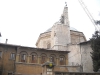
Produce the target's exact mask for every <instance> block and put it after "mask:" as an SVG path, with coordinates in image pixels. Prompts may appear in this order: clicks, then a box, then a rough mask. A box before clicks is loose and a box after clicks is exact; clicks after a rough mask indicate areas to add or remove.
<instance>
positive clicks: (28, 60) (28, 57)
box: [27, 55, 31, 63]
mask: <svg viewBox="0 0 100 75" xmlns="http://www.w3.org/2000/svg"><path fill="white" fill-rule="evenodd" d="M30 57H31V55H28V56H27V63H30Z"/></svg>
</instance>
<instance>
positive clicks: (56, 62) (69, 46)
mask: <svg viewBox="0 0 100 75" xmlns="http://www.w3.org/2000/svg"><path fill="white" fill-rule="evenodd" d="M36 46H37V48H33V47H26V46H25V47H24V46H18V45H10V44H3V43H0V75H12V74H14V75H19V74H20V75H25V74H27V75H55V72H92V71H93V67H92V59H91V57H90V52H91V51H92V49H91V47H90V42H89V41H86V38H85V36H84V34H83V33H82V32H80V31H77V30H75V29H73V28H71V27H70V25H69V20H68V7H67V6H65V7H64V11H63V14H62V15H61V20H60V22H56V23H55V24H54V25H53V26H52V28H50V29H49V30H47V31H46V32H44V33H42V34H40V36H39V38H38V40H37V42H36Z"/></svg>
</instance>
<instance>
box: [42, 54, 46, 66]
mask: <svg viewBox="0 0 100 75" xmlns="http://www.w3.org/2000/svg"><path fill="white" fill-rule="evenodd" d="M45 62H46V56H42V57H41V64H43V63H45Z"/></svg>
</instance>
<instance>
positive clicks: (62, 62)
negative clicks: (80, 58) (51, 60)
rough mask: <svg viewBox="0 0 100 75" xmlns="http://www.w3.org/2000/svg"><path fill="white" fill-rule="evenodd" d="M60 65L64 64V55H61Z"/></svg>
mask: <svg viewBox="0 0 100 75" xmlns="http://www.w3.org/2000/svg"><path fill="white" fill-rule="evenodd" d="M60 65H64V57H60Z"/></svg>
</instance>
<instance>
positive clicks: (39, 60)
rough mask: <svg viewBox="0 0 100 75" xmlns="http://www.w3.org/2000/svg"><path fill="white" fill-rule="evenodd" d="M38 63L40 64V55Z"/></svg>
mask: <svg viewBox="0 0 100 75" xmlns="http://www.w3.org/2000/svg"><path fill="white" fill-rule="evenodd" d="M38 64H40V56H38Z"/></svg>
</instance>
